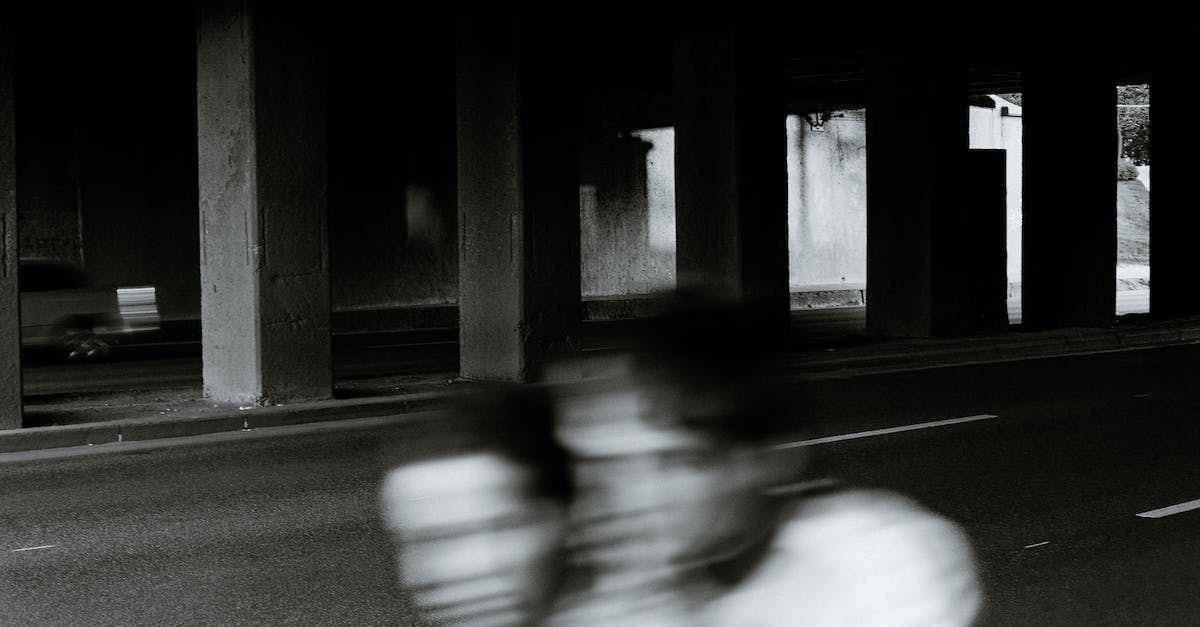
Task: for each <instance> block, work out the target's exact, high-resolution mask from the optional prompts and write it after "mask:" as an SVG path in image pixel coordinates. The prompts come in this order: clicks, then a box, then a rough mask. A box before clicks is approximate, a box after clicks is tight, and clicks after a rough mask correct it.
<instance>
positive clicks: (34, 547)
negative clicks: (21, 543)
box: [12, 544, 58, 553]
mask: <svg viewBox="0 0 1200 627" xmlns="http://www.w3.org/2000/svg"><path fill="white" fill-rule="evenodd" d="M56 546H58V545H57V544H43V545H42V546H27V547H25V548H23V549H13V550H12V552H13V553H20V552H21V551H40V550H42V549H52V548H54V547H56Z"/></svg>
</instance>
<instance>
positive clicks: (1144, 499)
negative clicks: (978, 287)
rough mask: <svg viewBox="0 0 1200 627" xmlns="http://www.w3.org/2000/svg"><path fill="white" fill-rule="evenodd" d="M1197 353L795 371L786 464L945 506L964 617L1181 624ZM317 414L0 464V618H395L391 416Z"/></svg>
mask: <svg viewBox="0 0 1200 627" xmlns="http://www.w3.org/2000/svg"><path fill="white" fill-rule="evenodd" d="M1198 368H1200V347H1197V346H1176V347H1167V348H1158V349H1151V350H1139V351H1127V352H1121V353H1108V354H1098V355H1088V356H1077V357H1065V358H1054V359H1044V360H1034V361H1024V362H1012V363H1001V364H989V365H981V366H969V367H954V368H941V369H935V370H926V371H920V372H908V373H895V374H886V375H873V376H864V377H854V378H848V379H839V380H828V381H819V382H808V383H796V384H793V387H792V388H791V399H792V404H791V409H790V412H791V416H792V418H793V420H795V422H796V425H797V433H796V435H795V436H794V439H792V440H790V441H791V442H793V443H796V444H799V446H797V447H795V448H797V449H800V450H802V451H804V452H805V453H806V454H807V456H808V457H809V458H810V459H811V464H810V465H809V467H808V469H807V471H806V472H807V475H806V477H807V478H831V479H834V480H837V481H840V482H842V483H843V484H845V485H849V486H857V487H881V488H887V489H892V490H898V491H901V492H903V493H905V494H908V495H910V496H912V497H914V498H916V499H917V500H919V501H920V502H921V503H923V504H924V505H926V506H927V507H929V508H931V509H933V510H935V511H938V512H940V513H942V514H944V515H946V516H948V517H950V518H951V519H954V520H956V521H958V522H960V523H961V524H962V525H963V527H964V528H965V529H966V531H967V532H968V534H969V535H970V537H971V540H972V542H973V544H974V547H975V550H976V552H977V555H978V558H979V560H980V563H981V569H982V573H983V580H984V584H985V591H986V594H987V604H986V607H985V614H984V619H983V621H982V624H984V625H1049V626H1054V625H1128V624H1139V625H1140V624H1155V625H1185V624H1194V623H1195V617H1197V616H1200V595H1197V594H1195V590H1196V585H1197V583H1200V509H1189V508H1190V507H1195V505H1189V504H1190V503H1195V501H1196V500H1197V499H1200V465H1198V464H1197V463H1196V451H1198V450H1200V423H1198V422H1196V420H1195V416H1197V415H1200V390H1197V386H1196V385H1195V382H1194V373H1195V372H1197V371H1198ZM955 419H960V420H955ZM947 421H950V422H947ZM914 425H915V426H914ZM897 427H903V428H905V429H904V430H897V429H896V428H897ZM328 429H329V427H328V426H327V425H309V426H304V427H297V428H284V429H280V430H276V431H269V430H264V431H259V432H252V433H232V434H219V435H214V436H204V437H200V438H191V439H180V440H176V441H171V442H169V443H168V444H166V445H164V446H163V447H161V448H156V447H155V445H154V444H150V445H113V446H114V448H111V449H100V448H99V447H97V448H93V449H90V450H89V453H91V454H88V455H76V456H66V457H64V456H63V453H62V452H47V453H35V454H16V455H6V456H0V502H2V503H3V504H4V506H3V508H0V573H3V574H2V577H3V579H0V624H3V625H88V626H101V625H114V626H115V625H121V626H137V625H172V624H188V625H229V624H239V625H258V624H262V625H266V624H297V625H329V624H347V625H389V624H406V623H407V622H408V621H409V615H408V614H407V613H406V612H407V610H406V609H405V604H404V602H403V598H402V593H401V592H400V591H398V590H397V589H396V588H395V585H394V579H393V577H392V574H391V570H390V564H389V562H388V548H387V545H386V539H385V538H384V536H383V534H382V532H381V530H380V527H379V524H378V522H377V519H376V516H375V491H376V482H377V480H378V478H379V473H380V472H381V469H382V468H383V467H384V466H386V464H387V463H388V451H389V450H391V449H390V447H389V445H388V438H389V437H391V436H394V435H395V434H397V433H399V432H397V431H394V430H387V429H381V428H378V427H376V428H370V429H368V428H362V429H348V430H347V429H340V430H328ZM116 451H123V452H116ZM1155 512H1158V514H1155V515H1158V516H1160V517H1150V516H1147V514H1154V513H1155ZM1163 512H1168V513H1167V514H1165V515H1163ZM1139 514H1142V516H1139Z"/></svg>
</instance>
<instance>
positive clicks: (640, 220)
mask: <svg viewBox="0 0 1200 627" xmlns="http://www.w3.org/2000/svg"><path fill="white" fill-rule="evenodd" d="M659 141H660V142H662V140H661V138H660V139H659ZM664 143H665V142H664ZM671 145H672V147H673V145H674V144H673V143H672V144H671ZM657 148H658V146H656V145H655V144H654V143H653V142H652V141H646V140H644V139H642V138H640V137H639V136H637V135H636V134H620V135H612V136H608V137H605V138H603V139H601V140H600V141H599V142H598V145H594V146H587V147H585V148H584V151H583V152H584V154H583V157H584V158H583V162H584V175H583V176H584V179H583V184H582V185H581V186H580V189H579V208H580V216H579V217H580V257H581V259H580V269H581V275H582V277H581V281H582V289H583V295H584V296H592V297H594V296H617V295H628V294H647V293H651V292H654V291H657V290H661V289H664V288H666V287H669V286H670V285H671V284H672V281H671V273H672V271H673V266H674V263H673V262H674V242H675V237H674V232H672V233H671V237H670V245H669V247H668V246H662V245H657V246H656V245H654V243H652V242H653V240H652V237H651V228H652V226H653V227H656V228H661V226H660V225H659V223H660V222H661V220H657V219H655V218H656V217H657V216H654V215H652V210H654V211H659V212H661V211H662V210H663V209H664V206H663V202H662V200H661V199H658V198H653V197H652V196H651V193H652V190H653V193H654V194H662V193H663V192H662V190H663V188H664V187H665V186H669V187H670V188H671V189H672V191H673V190H674V185H673V175H674V173H673V172H672V173H668V174H669V176H670V177H672V178H668V179H667V180H666V181H663V180H662V178H661V177H662V174H663V173H662V172H661V170H659V171H655V172H654V174H655V175H657V176H658V177H659V180H653V181H652V179H651V171H652V165H651V163H650V153H652V152H654V151H655V150H656V149H657ZM659 150H660V152H661V149H659ZM655 156H656V158H657V157H658V155H655ZM664 183H665V185H664ZM652 185H653V187H652ZM656 201H657V202H656ZM670 203H671V204H670V205H669V206H668V207H665V208H667V209H669V210H670V211H671V212H672V214H674V200H673V198H672V199H671V200H670ZM673 218H674V215H672V223H673V222H674V220H673ZM668 260H669V262H670V263H669V266H668Z"/></svg>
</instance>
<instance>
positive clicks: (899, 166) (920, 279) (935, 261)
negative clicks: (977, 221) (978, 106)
mask: <svg viewBox="0 0 1200 627" xmlns="http://www.w3.org/2000/svg"><path fill="white" fill-rule="evenodd" d="M960 59H961V55H960V54H957V53H955V52H954V51H953V49H952V48H949V47H938V46H925V45H920V44H916V43H912V42H896V43H893V44H892V45H889V46H886V47H881V48H879V49H877V50H876V51H873V52H872V53H871V55H870V57H869V59H868V69H867V111H866V115H867V299H866V300H867V332H868V333H869V334H871V335H874V336H880V337H922V336H931V335H954V334H960V333H963V332H965V331H966V330H967V329H968V328H969V326H970V325H968V324H966V321H965V320H964V319H963V318H964V317H965V316H967V315H968V314H967V309H968V303H969V301H970V293H971V290H972V287H971V286H970V284H969V283H968V282H966V277H964V276H963V273H962V268H961V267H960V266H959V265H958V264H959V263H961V262H962V257H963V256H965V255H967V254H969V252H968V251H966V250H965V249H963V248H962V247H960V246H959V245H958V239H957V238H959V237H962V236H963V234H962V233H961V232H960V231H959V229H957V228H956V226H959V225H961V224H962V223H964V221H963V219H962V218H963V216H965V215H967V213H968V212H974V211H976V208H975V207H972V206H971V203H970V198H969V195H968V193H969V188H968V185H967V174H968V172H969V168H968V166H967V158H968V150H969V125H968V120H969V117H968V116H969V110H968V107H967V103H968V91H967V73H966V68H965V66H963V65H962V64H961V62H960ZM996 237H999V238H1001V241H1003V237H1004V233H1003V229H1002V228H1001V230H1000V231H999V232H998V233H997V234H996ZM978 252H979V254H985V253H984V252H983V251H982V250H981V251H978ZM986 254H990V255H993V256H994V255H996V254H997V253H996V252H995V251H989V252H988V253H986ZM999 259H1000V261H1001V262H1003V254H1002V252H1001V253H1000V257H999Z"/></svg>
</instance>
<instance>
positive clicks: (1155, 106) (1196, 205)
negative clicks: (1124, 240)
mask: <svg viewBox="0 0 1200 627" xmlns="http://www.w3.org/2000/svg"><path fill="white" fill-rule="evenodd" d="M1197 82H1200V73H1196V72H1191V71H1186V70H1181V69H1176V70H1173V71H1166V72H1161V73H1158V74H1157V75H1156V76H1154V77H1153V82H1152V83H1151V86H1150V89H1151V93H1150V98H1151V101H1150V118H1151V119H1150V136H1151V140H1150V141H1151V144H1150V146H1151V150H1152V151H1153V159H1154V166H1153V167H1152V168H1151V169H1150V278H1151V283H1150V313H1151V314H1152V315H1153V316H1155V317H1158V318H1171V317H1177V316H1193V315H1197V314H1200V247H1197V246H1196V234H1197V233H1200V199H1198V198H1197V197H1196V191H1195V185H1193V184H1192V183H1193V179H1194V178H1195V177H1196V160H1195V158H1196V151H1197V150H1200V120H1197V119H1196V113H1195V99H1194V98H1193V97H1192V94H1193V93H1194V91H1195V88H1196V84H1197Z"/></svg>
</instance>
